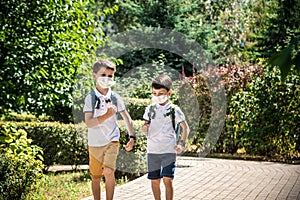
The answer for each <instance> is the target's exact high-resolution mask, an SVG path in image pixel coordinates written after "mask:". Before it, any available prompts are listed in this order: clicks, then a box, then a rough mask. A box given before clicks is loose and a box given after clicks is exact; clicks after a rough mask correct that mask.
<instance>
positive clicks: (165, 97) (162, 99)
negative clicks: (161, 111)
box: [152, 95, 169, 104]
mask: <svg viewBox="0 0 300 200" xmlns="http://www.w3.org/2000/svg"><path fill="white" fill-rule="evenodd" d="M168 99H169V96H168V95H161V96H152V102H153V103H155V104H163V103H165V102H166V101H167V100H168Z"/></svg>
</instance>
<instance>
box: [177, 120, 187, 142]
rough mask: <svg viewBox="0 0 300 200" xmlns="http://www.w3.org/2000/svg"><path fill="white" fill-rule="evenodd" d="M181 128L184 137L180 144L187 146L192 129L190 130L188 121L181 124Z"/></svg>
mask: <svg viewBox="0 0 300 200" xmlns="http://www.w3.org/2000/svg"><path fill="white" fill-rule="evenodd" d="M180 126H181V128H182V136H181V140H180V141H179V142H181V143H183V144H182V145H183V146H185V143H186V140H187V138H188V135H189V133H190V128H189V125H188V124H187V123H186V121H183V122H181V123H180Z"/></svg>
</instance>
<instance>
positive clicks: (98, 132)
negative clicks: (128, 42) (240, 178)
mask: <svg viewBox="0 0 300 200" xmlns="http://www.w3.org/2000/svg"><path fill="white" fill-rule="evenodd" d="M115 71H116V67H115V65H114V64H113V63H112V62H110V61H108V60H98V61H96V62H95V64H94V66H93V78H94V80H95V81H96V88H95V89H94V91H93V92H91V93H90V94H88V95H87V96H86V98H85V105H84V108H83V112H84V119H85V124H86V125H87V127H88V146H89V169H90V174H91V177H92V192H93V196H94V200H100V197H101V195H100V194H101V187H100V182H101V179H102V178H103V176H104V177H105V190H106V200H112V199H113V195H114V189H115V175H114V172H115V170H116V160H117V156H118V153H119V138H120V131H119V128H118V124H117V116H116V112H119V113H120V114H121V116H122V117H123V119H124V121H125V123H126V125H127V129H128V132H129V141H128V143H127V145H126V147H125V149H126V150H127V151H130V150H131V149H132V148H133V144H134V139H135V136H134V135H133V127H132V121H131V118H130V115H129V114H128V112H127V111H126V108H125V105H124V102H123V100H122V98H121V97H120V96H119V95H117V94H116V93H114V92H113V91H112V90H111V88H110V87H111V86H112V85H113V84H114V80H113V78H114V74H115Z"/></svg>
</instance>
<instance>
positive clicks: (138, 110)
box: [124, 98, 151, 120]
mask: <svg viewBox="0 0 300 200" xmlns="http://www.w3.org/2000/svg"><path fill="white" fill-rule="evenodd" d="M124 101H125V104H126V108H127V111H128V112H129V114H130V116H131V119H132V120H143V114H144V112H145V109H146V107H147V106H148V105H150V104H151V99H138V98H126V99H124Z"/></svg>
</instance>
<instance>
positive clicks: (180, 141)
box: [178, 140, 186, 148]
mask: <svg viewBox="0 0 300 200" xmlns="http://www.w3.org/2000/svg"><path fill="white" fill-rule="evenodd" d="M178 144H179V145H181V146H182V147H184V148H185V147H186V142H185V141H184V140H179V142H178Z"/></svg>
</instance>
